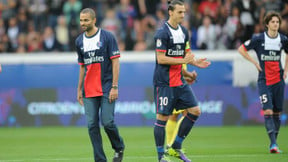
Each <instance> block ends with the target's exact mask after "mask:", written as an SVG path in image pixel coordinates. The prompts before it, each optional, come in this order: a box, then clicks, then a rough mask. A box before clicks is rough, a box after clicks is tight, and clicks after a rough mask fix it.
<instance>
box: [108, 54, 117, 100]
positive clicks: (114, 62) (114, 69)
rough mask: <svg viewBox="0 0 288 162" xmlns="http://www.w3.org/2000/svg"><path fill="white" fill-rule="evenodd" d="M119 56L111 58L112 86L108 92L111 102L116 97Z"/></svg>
mask: <svg viewBox="0 0 288 162" xmlns="http://www.w3.org/2000/svg"><path fill="white" fill-rule="evenodd" d="M119 67H120V66H119V57H117V58H113V59H112V75H113V80H112V88H111V90H110V93H109V102H110V103H111V102H113V101H115V100H117V99H118V79H119Z"/></svg>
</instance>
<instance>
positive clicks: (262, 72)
mask: <svg viewBox="0 0 288 162" xmlns="http://www.w3.org/2000/svg"><path fill="white" fill-rule="evenodd" d="M264 23H265V27H266V29H267V30H266V31H265V32H263V33H261V34H257V35H254V36H253V37H252V38H251V40H248V41H246V42H245V43H244V44H243V45H241V46H240V47H239V49H238V51H239V53H240V54H241V55H242V56H243V57H244V58H245V59H247V60H248V61H250V62H251V63H253V64H254V65H255V66H256V68H257V70H258V71H259V75H258V89H259V95H260V102H261V104H262V109H263V110H264V119H265V127H266V130H267V133H268V136H269V139H270V147H269V148H270V152H271V153H281V151H280V150H279V148H278V145H277V142H276V140H277V136H278V133H279V129H280V124H281V121H280V117H279V116H280V113H281V112H282V110H283V100H284V88H285V82H284V79H285V78H286V77H287V71H288V57H287V56H286V60H285V68H284V71H283V68H282V65H281V51H282V49H284V51H285V53H286V54H287V52H288V39H287V37H286V36H284V35H283V34H280V33H279V32H278V30H279V26H280V24H281V16H280V14H278V13H276V12H269V13H267V15H266V16H265V18H264ZM250 49H254V50H255V51H256V54H257V57H258V61H259V63H258V62H257V61H255V60H254V59H253V58H252V57H251V56H250V55H249V54H248V53H247V51H248V50H250Z"/></svg>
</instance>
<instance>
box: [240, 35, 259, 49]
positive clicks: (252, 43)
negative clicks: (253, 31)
mask: <svg viewBox="0 0 288 162" xmlns="http://www.w3.org/2000/svg"><path fill="white" fill-rule="evenodd" d="M257 40H258V36H255V35H254V36H253V37H252V38H251V39H249V40H247V41H245V42H244V43H243V46H244V47H245V49H246V50H247V51H249V50H251V49H255V47H256V46H257V42H258V41H257Z"/></svg>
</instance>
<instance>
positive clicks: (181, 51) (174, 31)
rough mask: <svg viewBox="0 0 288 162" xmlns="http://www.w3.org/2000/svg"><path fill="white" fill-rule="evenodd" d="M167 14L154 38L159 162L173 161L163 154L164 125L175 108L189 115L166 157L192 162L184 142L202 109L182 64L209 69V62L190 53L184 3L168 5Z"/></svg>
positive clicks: (156, 138) (156, 128)
mask: <svg viewBox="0 0 288 162" xmlns="http://www.w3.org/2000/svg"><path fill="white" fill-rule="evenodd" d="M168 13H169V19H168V21H167V22H166V23H165V24H164V25H163V26H162V27H161V28H159V29H158V30H157V31H156V33H155V36H154V38H155V42H156V49H155V53H156V66H155V71H154V77H153V84H154V101H155V104H156V113H157V114H156V122H155V126H154V137H155V144H156V147H157V153H158V160H159V161H161V162H167V161H170V160H169V156H167V154H166V153H164V152H165V150H164V141H165V125H166V122H167V120H168V118H169V115H171V114H172V111H173V109H174V108H175V109H176V110H180V109H186V110H187V115H186V116H185V117H184V119H183V121H182V122H181V125H180V127H179V130H178V134H177V136H176V138H175V140H174V142H173V144H172V146H171V148H169V149H168V152H167V153H168V154H169V155H173V156H176V157H178V158H180V159H181V160H183V161H185V162H190V161H191V160H189V159H188V158H187V157H186V155H185V154H184V153H183V151H182V150H181V148H182V142H183V140H184V139H185V137H186V136H187V135H188V133H189V132H190V130H191V128H192V126H193V124H194V122H195V121H196V120H197V119H198V116H199V115H200V108H199V106H198V102H197V99H196V97H195V95H194V93H193V91H192V89H191V87H190V86H189V85H188V84H187V83H186V82H185V80H184V76H187V75H189V74H190V73H187V71H186V70H183V68H182V64H192V65H195V66H197V67H200V68H206V67H208V66H209V65H210V62H209V61H207V59H206V58H201V59H196V58H194V55H193V54H192V53H191V51H190V45H189V44H190V43H189V34H188V31H187V30H186V29H185V28H184V27H183V26H182V25H180V23H181V22H182V21H183V19H184V15H185V6H184V3H183V2H182V1H180V0H172V1H171V2H170V3H169V5H168ZM190 77H193V76H190Z"/></svg>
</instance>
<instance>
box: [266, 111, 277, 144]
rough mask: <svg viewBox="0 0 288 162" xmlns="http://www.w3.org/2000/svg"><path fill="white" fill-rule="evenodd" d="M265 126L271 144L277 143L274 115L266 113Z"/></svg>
mask: <svg viewBox="0 0 288 162" xmlns="http://www.w3.org/2000/svg"><path fill="white" fill-rule="evenodd" d="M264 119H265V127H266V131H267V133H268V136H269V138H270V143H271V145H273V144H276V136H275V124H274V120H273V117H272V115H264Z"/></svg>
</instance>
